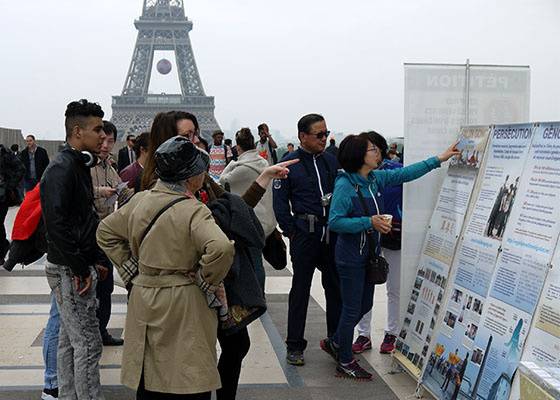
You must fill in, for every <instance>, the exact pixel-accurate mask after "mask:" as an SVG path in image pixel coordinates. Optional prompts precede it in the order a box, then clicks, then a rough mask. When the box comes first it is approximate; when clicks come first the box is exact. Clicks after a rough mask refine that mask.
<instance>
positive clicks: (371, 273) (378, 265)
mask: <svg viewBox="0 0 560 400" xmlns="http://www.w3.org/2000/svg"><path fill="white" fill-rule="evenodd" d="M355 189H356V192H357V193H358V197H359V198H360V202H361V203H362V207H363V208H364V212H365V213H366V215H368V216H369V215H370V213H369V210H368V207H367V204H366V201H365V200H364V196H363V195H362V193H361V192H360V188H359V187H358V186H357V185H356V188H355ZM373 202H374V203H375V208H376V210H377V214H379V206H378V205H377V200H375V196H373ZM374 232H375V230H374V229H373V228H369V229H368V230H367V231H366V233H367V235H368V242H369V253H370V259H369V260H368V262H367V264H366V278H367V279H368V280H369V281H370V282H371V283H372V284H374V285H382V284H384V283H385V282H387V275H388V274H389V263H388V262H387V260H385V257H383V256H381V255H379V254H377V251H376V248H375V244H374V242H375V240H374V236H373V234H374ZM378 234H379V241H381V234H380V233H379V232H378ZM378 244H379V242H378ZM378 249H379V250H380V247H379V246H378Z"/></svg>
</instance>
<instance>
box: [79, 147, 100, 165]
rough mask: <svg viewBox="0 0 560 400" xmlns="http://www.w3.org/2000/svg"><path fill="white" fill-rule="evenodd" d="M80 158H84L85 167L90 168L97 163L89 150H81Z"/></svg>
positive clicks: (95, 157)
mask: <svg viewBox="0 0 560 400" xmlns="http://www.w3.org/2000/svg"><path fill="white" fill-rule="evenodd" d="M82 158H83V160H84V163H85V164H86V167H89V168H92V167H95V165H96V164H97V160H98V158H97V156H96V155H95V154H93V153H92V152H90V151H87V150H82Z"/></svg>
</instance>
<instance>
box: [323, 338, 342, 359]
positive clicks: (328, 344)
mask: <svg viewBox="0 0 560 400" xmlns="http://www.w3.org/2000/svg"><path fill="white" fill-rule="evenodd" d="M319 345H320V346H321V349H323V351H324V352H325V353H327V354H328V355H329V356H331V357H332V359H333V360H334V361H335V362H338V347H336V345H335V344H334V342H333V341H332V340H331V339H329V338H326V339H323V340H321V341H320V342H319Z"/></svg>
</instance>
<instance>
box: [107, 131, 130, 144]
mask: <svg viewBox="0 0 560 400" xmlns="http://www.w3.org/2000/svg"><path fill="white" fill-rule="evenodd" d="M115 129H116V128H115ZM105 133H107V132H105ZM130 138H136V136H135V135H132V134H130V135H126V141H127V142H128V141H129V140H130Z"/></svg>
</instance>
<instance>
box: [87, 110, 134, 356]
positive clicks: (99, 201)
mask: <svg viewBox="0 0 560 400" xmlns="http://www.w3.org/2000/svg"><path fill="white" fill-rule="evenodd" d="M103 131H104V132H105V140H104V141H103V146H101V151H100V152H99V155H98V158H99V159H98V160H97V163H96V164H95V166H94V167H93V168H91V179H92V183H93V201H94V204H95V210H96V211H97V215H98V216H99V220H100V221H101V220H103V219H104V218H105V217H107V216H108V215H110V214H112V213H113V212H114V211H115V205H116V204H115V203H116V200H118V202H119V204H122V203H124V202H125V201H126V200H128V198H129V197H130V196H132V195H133V194H134V190H133V189H130V188H128V187H124V188H122V190H121V191H120V192H118V193H117V189H116V187H117V186H118V185H120V184H121V183H122V181H121V178H120V177H119V175H118V174H117V171H116V170H115V169H114V168H112V167H111V166H110V165H109V162H108V157H109V154H110V153H111V151H113V147H114V146H115V140H116V138H117V128H116V127H115V125H113V124H112V123H111V122H109V121H103ZM113 196H116V200H115V201H113V202H111V201H110V200H108V199H110V198H111V197H113ZM107 201H109V203H110V204H106V202H107ZM103 266H104V267H105V268H106V271H104V275H105V276H106V278H105V279H99V282H97V288H96V294H97V299H98V300H99V308H98V310H97V318H98V319H99V332H101V339H102V340H103V345H104V346H121V345H122V344H123V340H122V339H121V338H114V337H113V336H111V334H110V333H109V331H107V324H108V323H109V319H110V318H111V294H112V293H113V289H114V280H113V265H112V264H111V262H110V261H109V260H105V264H104V265H103ZM100 275H101V274H100Z"/></svg>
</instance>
